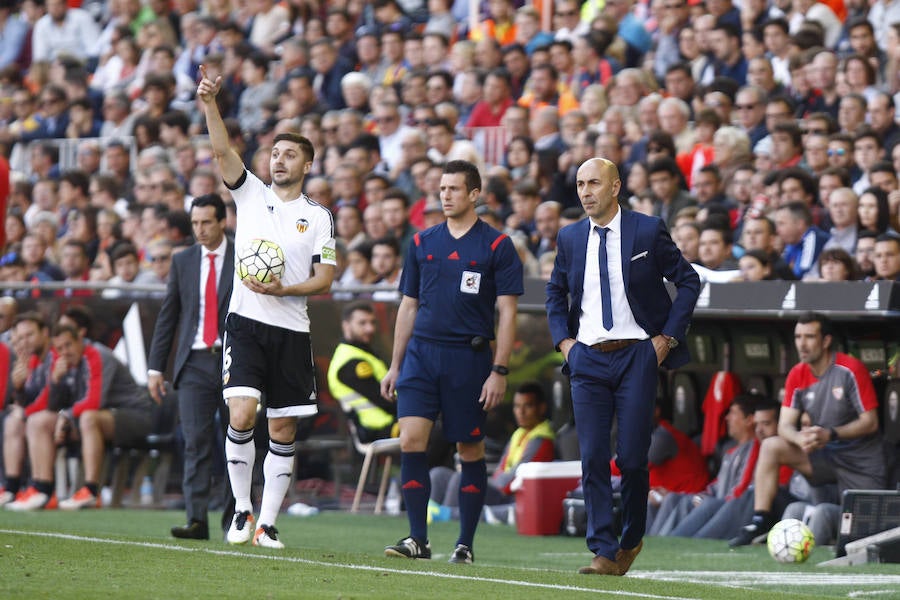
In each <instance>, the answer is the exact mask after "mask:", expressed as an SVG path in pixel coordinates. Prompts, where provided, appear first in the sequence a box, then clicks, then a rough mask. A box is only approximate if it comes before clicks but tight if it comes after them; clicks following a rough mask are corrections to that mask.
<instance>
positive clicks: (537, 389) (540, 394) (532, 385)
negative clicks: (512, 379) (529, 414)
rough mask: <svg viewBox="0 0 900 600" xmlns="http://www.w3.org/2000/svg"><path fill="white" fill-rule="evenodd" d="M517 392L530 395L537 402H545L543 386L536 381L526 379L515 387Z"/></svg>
mask: <svg viewBox="0 0 900 600" xmlns="http://www.w3.org/2000/svg"><path fill="white" fill-rule="evenodd" d="M516 393H517V394H523V395H526V396H532V397H533V398H534V400H535V402H537V403H538V404H546V403H547V397H546V396H545V395H544V388H543V386H542V385H541V384H540V383H538V382H537V381H526V382H524V383H522V384H520V385H519V387H517V388H516Z"/></svg>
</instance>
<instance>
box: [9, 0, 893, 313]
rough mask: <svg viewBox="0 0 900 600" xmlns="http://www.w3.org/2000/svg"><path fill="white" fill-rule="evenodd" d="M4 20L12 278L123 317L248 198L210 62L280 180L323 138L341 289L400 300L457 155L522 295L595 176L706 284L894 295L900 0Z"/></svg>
mask: <svg viewBox="0 0 900 600" xmlns="http://www.w3.org/2000/svg"><path fill="white" fill-rule="evenodd" d="M0 4H2V6H0V27H2V28H3V32H4V35H3V37H2V39H0V147H2V153H0V154H2V155H3V156H4V157H5V159H0V180H3V184H5V183H6V181H5V180H6V173H5V172H6V171H9V173H10V176H9V188H8V190H5V189H0V196H2V197H4V198H5V202H6V204H5V214H6V220H5V227H4V228H3V229H4V231H3V250H2V255H0V256H2V258H0V279H2V280H3V281H9V282H29V281H33V282H45V281H72V282H81V281H108V282H110V285H111V288H110V289H109V290H107V291H106V292H105V294H106V295H107V296H112V297H115V296H123V295H124V296H126V297H128V296H142V295H147V294H153V293H154V292H152V291H148V290H152V289H153V286H152V285H151V286H150V287H147V286H142V285H140V284H163V283H164V282H165V281H166V277H167V275H168V265H169V261H170V259H171V255H172V253H173V252H175V251H177V250H178V249H180V248H183V247H185V246H187V245H189V244H190V243H191V232H190V222H189V218H188V216H187V213H186V212H185V208H186V207H187V206H189V204H190V200H191V198H192V197H195V196H198V195H202V194H206V193H209V192H213V191H218V192H220V193H222V194H223V196H224V197H226V198H228V197H229V196H228V191H227V189H226V188H225V187H224V185H223V184H222V182H221V178H220V177H219V176H218V174H217V172H216V166H215V162H214V161H213V160H212V158H213V157H212V152H211V148H210V145H209V143H208V141H207V139H206V138H205V136H204V133H205V132H204V131H203V119H202V115H201V114H200V111H199V108H198V104H197V103H196V101H195V99H194V98H193V95H194V93H195V86H196V84H195V82H196V80H197V75H198V69H199V66H200V65H201V64H204V65H206V67H207V72H208V73H209V74H210V75H211V76H212V77H217V76H221V77H222V78H223V82H224V90H223V93H222V94H220V96H219V101H220V105H221V110H222V113H223V115H224V116H225V117H226V122H227V125H228V129H229V133H230V135H231V138H232V142H233V144H234V145H235V146H236V147H238V148H239V149H240V150H241V152H242V153H243V155H244V159H245V161H246V163H247V164H248V165H252V167H251V168H252V169H253V171H254V172H255V173H256V174H257V175H259V176H260V177H261V178H262V179H263V180H267V179H268V178H269V174H268V172H267V171H268V166H267V160H266V158H267V156H268V152H269V148H270V146H271V142H272V138H273V136H274V135H275V134H277V133H279V132H281V131H286V130H294V131H300V132H301V133H302V134H304V135H306V136H307V137H308V138H309V139H310V140H311V141H312V142H313V145H314V147H315V150H316V160H315V162H314V166H313V172H312V173H311V174H310V177H309V178H308V180H307V181H308V183H307V186H306V193H307V194H308V195H309V196H310V197H311V198H312V199H314V200H316V201H317V202H320V203H322V204H324V205H326V206H328V207H330V208H331V210H332V212H333V213H334V216H335V223H336V229H337V237H338V238H339V242H340V243H339V249H340V252H339V254H340V257H341V262H340V270H339V274H338V275H339V279H338V281H337V285H336V286H335V287H336V288H340V287H352V286H359V285H369V284H379V285H380V286H383V287H386V288H390V287H395V286H396V282H397V281H398V280H399V277H398V274H399V271H400V269H401V268H402V261H403V256H404V253H405V251H406V248H407V246H408V245H409V241H410V239H411V238H412V235H413V234H414V233H415V232H416V231H418V230H421V229H423V228H426V227H428V226H430V225H432V224H434V223H437V222H439V221H440V220H441V219H442V218H443V217H442V213H441V209H440V200H439V198H438V190H437V188H438V182H439V180H440V168H441V165H442V163H443V162H444V161H446V160H449V159H454V158H463V159H467V160H471V161H472V162H474V163H476V164H477V165H478V166H479V168H480V169H481V170H482V175H483V177H484V181H485V184H484V190H482V196H483V202H482V206H481V207H480V208H479V212H480V214H481V215H482V218H484V219H485V220H487V221H488V222H489V223H491V224H492V225H494V226H495V227H497V228H499V229H503V230H505V231H506V232H507V233H509V234H511V235H512V237H513V239H514V240H515V243H516V246H517V248H518V250H519V253H520V255H521V256H522V258H523V261H524V263H525V265H526V273H527V274H528V275H530V276H534V277H539V276H544V277H546V276H547V275H548V274H549V272H550V270H551V268H552V263H553V258H554V254H555V251H554V246H555V242H556V240H555V236H556V232H557V231H558V230H559V228H560V227H561V226H562V225H565V224H567V223H570V222H572V221H574V220H577V219H579V218H580V217H581V210H580V206H579V202H578V199H577V196H576V194H575V188H574V179H575V172H576V169H577V167H578V166H579V165H580V164H581V162H583V161H584V160H585V159H586V158H588V157H591V156H603V157H606V158H609V159H610V160H612V161H613V162H615V163H616V164H617V165H618V166H619V169H620V173H621V176H622V180H623V184H624V185H623V186H622V192H621V198H620V199H621V202H622V204H623V205H624V206H627V207H630V208H632V209H634V210H637V211H642V212H647V213H651V214H655V215H659V216H661V217H662V218H664V219H665V220H666V222H667V224H668V225H669V227H670V230H671V232H672V235H673V237H674V238H675V240H676V242H677V243H678V245H679V247H680V248H681V249H682V251H683V253H684V254H685V256H686V257H687V258H688V259H689V260H690V261H691V262H693V263H694V264H696V265H697V266H698V270H699V271H700V272H701V274H702V275H703V277H704V278H705V279H709V280H712V281H732V280H758V279H785V278H788V279H806V280H819V279H824V280H827V281H835V280H849V279H864V278H869V279H886V280H894V279H896V278H897V277H898V275H900V242H898V241H897V238H896V237H895V235H896V232H897V230H898V229H900V223H898V207H900V189H898V170H900V148H898V141H900V126H898V124H897V110H896V101H897V99H898V98H900V96H898V93H900V11H898V10H897V7H896V4H895V3H892V2H887V1H885V0H877V1H875V2H871V3H866V2H859V1H857V0H846V1H845V0H828V1H827V2H812V1H810V0H798V1H796V2H785V1H784V0H777V1H774V2H770V3H765V2H759V1H750V0H745V1H744V2H742V3H740V4H739V5H736V4H733V3H732V1H731V0H654V1H652V2H649V3H644V2H635V1H634V0H606V2H603V1H595V0H590V1H587V2H584V3H580V2H578V1H577V0H555V2H545V3H538V4H536V5H531V4H526V5H524V6H519V4H520V3H519V2H517V1H516V0H492V1H490V2H486V3H482V7H481V13H480V14H479V15H474V16H475V17H477V18H474V19H472V18H470V17H472V16H473V15H469V14H468V11H469V10H470V6H469V5H470V3H469V2H466V1H464V0H456V1H454V2H450V1H449V0H433V1H430V2H428V3H426V2H424V0H375V1H374V2H371V3H363V2H349V1H346V2H344V1H341V2H330V3H328V4H325V3H317V2H310V3H292V2H288V3H275V2H273V1H272V0H259V1H257V2H252V3H231V2H229V1H227V0H226V1H219V0H217V1H212V0H207V1H204V2H198V1H197V0H179V1H178V2H173V3H171V4H170V3H168V2H165V1H163V0H148V1H147V2H143V3H142V2H140V0H110V1H109V2H102V1H88V0H86V1H85V2H84V3H83V5H81V6H78V5H79V2H78V0H73V1H70V2H66V1H64V0H25V1H23V2H15V1H11V0H3V2H2V3H0ZM545 13H550V14H545ZM470 23H475V24H477V27H476V28H474V29H472V30H469V27H470V26H471V25H470ZM548 24H549V26H548ZM3 184H0V185H3ZM3 187H5V185H3ZM230 206H231V207H233V204H230ZM229 219H230V223H231V224H232V225H233V223H234V219H236V215H235V214H234V211H233V209H232V210H230V211H229ZM129 284H138V286H137V287H135V288H134V289H133V290H131V289H129ZM7 293H12V294H15V295H19V296H26V295H29V294H32V295H33V294H36V292H34V291H33V290H27V289H17V290H14V291H10V292H7ZM55 293H58V294H62V295H73V294H75V295H80V294H89V293H93V292H92V291H85V290H83V289H77V288H73V289H68V288H66V289H60V290H57V291H56V292H55ZM156 293H159V292H156ZM347 296H352V293H349V292H348V294H347ZM383 297H384V299H391V298H393V297H395V295H394V294H393V293H392V292H390V291H386V293H385V295H384V296H383ZM376 299H380V298H379V297H376Z"/></svg>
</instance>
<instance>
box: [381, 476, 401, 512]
mask: <svg viewBox="0 0 900 600" xmlns="http://www.w3.org/2000/svg"><path fill="white" fill-rule="evenodd" d="M384 510H385V512H386V513H387V514H389V515H399V514H400V486H399V485H398V484H397V480H396V479H391V485H390V486H389V487H388V493H387V497H386V498H385V499H384Z"/></svg>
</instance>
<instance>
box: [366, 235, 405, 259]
mask: <svg viewBox="0 0 900 600" xmlns="http://www.w3.org/2000/svg"><path fill="white" fill-rule="evenodd" d="M375 246H387V247H388V248H390V249H391V250H393V251H394V254H396V255H397V256H400V240H398V239H397V238H395V237H394V236H392V235H386V236H384V237H382V238H378V239H377V240H375V241H374V242H372V248H373V249H374V248H375Z"/></svg>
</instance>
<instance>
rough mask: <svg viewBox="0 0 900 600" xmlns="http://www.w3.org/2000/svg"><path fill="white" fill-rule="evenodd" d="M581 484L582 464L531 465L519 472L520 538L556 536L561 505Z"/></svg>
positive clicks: (515, 487)
mask: <svg viewBox="0 0 900 600" xmlns="http://www.w3.org/2000/svg"><path fill="white" fill-rule="evenodd" d="M580 482H581V461H578V460H571V461H557V462H530V463H525V464H524V465H520V466H519V468H518V469H516V479H515V481H514V482H513V484H512V489H513V490H514V491H515V493H516V527H517V528H518V530H519V534H520V535H556V534H558V533H559V528H560V525H562V519H563V507H562V502H563V499H564V498H565V497H566V494H567V493H568V492H571V491H572V490H574V489H575V488H576V487H578V484H579V483H580Z"/></svg>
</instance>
